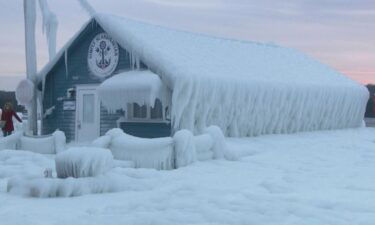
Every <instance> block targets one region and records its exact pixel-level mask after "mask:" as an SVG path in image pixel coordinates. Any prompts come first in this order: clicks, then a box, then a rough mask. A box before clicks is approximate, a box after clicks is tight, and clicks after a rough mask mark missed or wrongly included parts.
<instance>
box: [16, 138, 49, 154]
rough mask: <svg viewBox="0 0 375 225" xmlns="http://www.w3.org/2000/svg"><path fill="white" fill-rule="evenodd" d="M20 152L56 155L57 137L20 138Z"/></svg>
mask: <svg viewBox="0 0 375 225" xmlns="http://www.w3.org/2000/svg"><path fill="white" fill-rule="evenodd" d="M19 149H20V150H25V151H31V152H35V153H40V154H55V153H56V151H55V137H54V136H52V135H51V136H47V137H26V136H22V137H21V138H20V147H19Z"/></svg>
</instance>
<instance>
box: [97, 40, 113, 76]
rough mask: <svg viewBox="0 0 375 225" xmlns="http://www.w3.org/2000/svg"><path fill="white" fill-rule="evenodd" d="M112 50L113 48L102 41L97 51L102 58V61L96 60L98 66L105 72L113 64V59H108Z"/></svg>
mask: <svg viewBox="0 0 375 225" xmlns="http://www.w3.org/2000/svg"><path fill="white" fill-rule="evenodd" d="M110 50H111V47H110V46H107V43H106V42H105V41H101V42H100V44H99V47H96V49H95V51H96V53H97V54H99V56H100V59H97V60H96V65H97V66H98V67H99V68H101V69H103V70H104V69H105V68H107V67H108V66H109V65H110V64H111V58H109V59H108V58H106V56H107V55H108V52H109V51H110Z"/></svg>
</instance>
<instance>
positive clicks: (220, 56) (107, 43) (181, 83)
mask: <svg viewBox="0 0 375 225" xmlns="http://www.w3.org/2000/svg"><path fill="white" fill-rule="evenodd" d="M39 75H40V76H39V78H40V83H41V84H40V89H41V90H43V101H42V102H43V112H44V113H43V114H44V115H43V133H51V132H53V131H54V130H55V129H60V130H62V131H64V132H65V133H66V135H67V138H68V139H69V140H74V139H75V140H77V141H85V140H91V139H94V138H96V137H97V136H99V135H101V134H103V133H105V132H106V131H107V130H108V129H110V128H114V127H120V128H122V129H123V130H125V131H126V132H127V133H129V134H132V135H135V136H140V137H160V136H168V135H170V134H171V133H174V132H175V131H176V130H179V129H182V128H186V129H189V130H192V131H194V132H195V133H199V132H200V131H201V130H203V129H204V128H205V127H206V126H208V125H218V126H219V127H221V128H222V130H223V131H224V133H225V134H226V135H227V136H254V135H260V134H270V133H292V132H299V131H312V130H323V129H340V128H350V127H358V126H361V124H362V121H363V116H364V112H365V106H366V102H367V99H368V91H367V89H366V88H365V87H363V86H362V85H360V84H358V83H356V82H354V81H352V80H350V79H349V78H347V77H345V76H343V75H342V74H340V73H338V72H337V71H335V70H333V69H331V68H329V67H328V66H326V65H323V64H321V63H319V62H317V61H316V60H314V59H312V58H310V57H308V56H306V55H304V54H302V53H300V52H298V51H296V50H294V49H290V48H283V47H279V46H275V45H269V44H262V43H256V42H250V41H238V40H229V39H223V38H216V37H211V36H206V35H201V34H194V33H188V32H183V31H176V30H172V29H167V28H163V27H159V26H155V25H150V24H146V23H142V22H137V21H133V20H130V19H126V18H122V17H116V16H111V15H104V14H98V15H96V16H95V17H94V18H93V19H91V20H90V21H89V22H88V23H87V24H85V25H84V26H83V28H82V29H81V30H80V31H79V32H78V33H77V34H76V35H75V36H74V37H73V38H72V39H71V40H70V41H69V42H68V43H67V44H66V45H65V47H63V48H62V50H60V52H59V53H58V54H57V55H56V57H55V58H54V59H52V60H51V62H50V63H48V64H47V65H46V66H45V67H44V68H43V70H42V71H41V72H40V73H39Z"/></svg>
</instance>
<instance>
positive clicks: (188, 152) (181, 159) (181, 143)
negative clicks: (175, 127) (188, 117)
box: [173, 130, 197, 168]
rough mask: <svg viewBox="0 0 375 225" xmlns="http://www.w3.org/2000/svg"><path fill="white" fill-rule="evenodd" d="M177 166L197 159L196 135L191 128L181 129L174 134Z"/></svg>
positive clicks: (185, 164) (182, 165)
mask: <svg viewBox="0 0 375 225" xmlns="http://www.w3.org/2000/svg"><path fill="white" fill-rule="evenodd" d="M173 141H174V151H175V155H176V159H175V163H176V168H179V167H184V166H187V165H189V164H191V163H193V162H195V161H197V152H196V149H195V143H194V136H193V134H192V133H191V131H189V130H179V131H177V132H176V133H175V135H174V136H173Z"/></svg>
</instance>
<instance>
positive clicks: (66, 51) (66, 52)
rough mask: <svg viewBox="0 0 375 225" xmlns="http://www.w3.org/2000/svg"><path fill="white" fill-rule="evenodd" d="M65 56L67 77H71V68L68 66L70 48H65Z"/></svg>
mask: <svg viewBox="0 0 375 225" xmlns="http://www.w3.org/2000/svg"><path fill="white" fill-rule="evenodd" d="M64 58H65V76H66V78H68V77H69V68H68V49H65V52H64Z"/></svg>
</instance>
